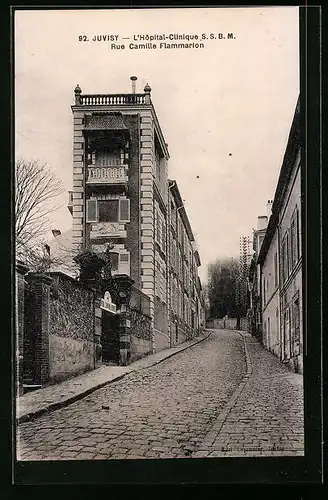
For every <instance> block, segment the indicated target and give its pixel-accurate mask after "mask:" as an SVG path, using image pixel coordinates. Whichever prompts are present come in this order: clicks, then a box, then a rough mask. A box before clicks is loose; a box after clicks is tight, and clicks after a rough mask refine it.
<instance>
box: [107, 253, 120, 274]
mask: <svg viewBox="0 0 328 500" xmlns="http://www.w3.org/2000/svg"><path fill="white" fill-rule="evenodd" d="M109 261H110V264H111V270H112V271H117V270H118V253H116V252H110V253H109Z"/></svg>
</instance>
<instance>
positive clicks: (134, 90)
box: [130, 76, 138, 94]
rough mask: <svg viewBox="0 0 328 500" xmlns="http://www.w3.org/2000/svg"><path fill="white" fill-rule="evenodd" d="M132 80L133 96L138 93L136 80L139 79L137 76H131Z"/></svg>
mask: <svg viewBox="0 0 328 500" xmlns="http://www.w3.org/2000/svg"><path fill="white" fill-rule="evenodd" d="M130 80H131V81H132V94H135V93H136V80H138V78H137V77H136V76H130Z"/></svg>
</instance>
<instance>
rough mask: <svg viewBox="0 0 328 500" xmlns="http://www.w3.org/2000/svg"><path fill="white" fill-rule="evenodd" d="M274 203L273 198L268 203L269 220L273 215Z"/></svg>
mask: <svg viewBox="0 0 328 500" xmlns="http://www.w3.org/2000/svg"><path fill="white" fill-rule="evenodd" d="M272 204H273V200H268V203H267V217H268V220H269V219H270V217H271V213H272Z"/></svg>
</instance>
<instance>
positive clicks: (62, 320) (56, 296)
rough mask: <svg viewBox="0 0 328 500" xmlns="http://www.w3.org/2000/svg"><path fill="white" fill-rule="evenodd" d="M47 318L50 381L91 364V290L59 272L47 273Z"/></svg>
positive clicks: (73, 373)
mask: <svg viewBox="0 0 328 500" xmlns="http://www.w3.org/2000/svg"><path fill="white" fill-rule="evenodd" d="M51 277H52V279H53V282H52V284H51V288H50V312H49V314H50V318H49V372H50V381H51V382H57V381H59V380H64V379H67V378H70V377H72V376H74V375H77V374H80V373H84V372H86V371H89V370H93V369H94V367H95V344H94V321H95V309H94V308H95V303H94V300H95V298H94V292H93V291H92V290H91V289H90V288H87V287H86V286H84V285H83V284H81V283H79V282H77V281H76V280H74V279H72V278H70V277H69V276H66V275H65V274H62V273H51Z"/></svg>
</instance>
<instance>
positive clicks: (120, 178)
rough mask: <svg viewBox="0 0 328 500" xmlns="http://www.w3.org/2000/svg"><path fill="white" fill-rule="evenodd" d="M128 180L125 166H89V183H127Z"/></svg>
mask: <svg viewBox="0 0 328 500" xmlns="http://www.w3.org/2000/svg"><path fill="white" fill-rule="evenodd" d="M127 180H128V178H127V168H126V167H125V166H120V167H89V168H88V179H87V183H88V184H122V183H123V184H125V183H126V182H127Z"/></svg>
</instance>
